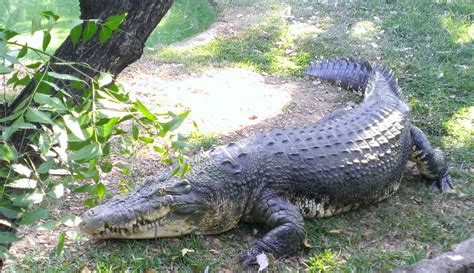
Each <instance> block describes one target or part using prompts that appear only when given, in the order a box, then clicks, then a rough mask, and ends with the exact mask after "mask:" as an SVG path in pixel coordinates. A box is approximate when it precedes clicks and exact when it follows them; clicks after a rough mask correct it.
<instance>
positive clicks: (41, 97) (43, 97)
mask: <svg viewBox="0 0 474 273" xmlns="http://www.w3.org/2000/svg"><path fill="white" fill-rule="evenodd" d="M33 100H34V101H35V102H37V103H38V104H46V105H49V106H51V107H52V108H53V109H54V110H66V109H67V108H66V106H65V105H64V104H63V103H62V102H61V101H60V100H59V99H58V98H55V97H51V96H50V95H47V94H43V93H36V94H35V96H34V97H33Z"/></svg>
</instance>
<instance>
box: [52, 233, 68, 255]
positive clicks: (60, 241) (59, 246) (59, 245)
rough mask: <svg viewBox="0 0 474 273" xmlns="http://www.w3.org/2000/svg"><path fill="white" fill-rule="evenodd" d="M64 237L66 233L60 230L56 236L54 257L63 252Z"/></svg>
mask: <svg viewBox="0 0 474 273" xmlns="http://www.w3.org/2000/svg"><path fill="white" fill-rule="evenodd" d="M65 238H66V234H65V233H64V232H61V234H60V235H59V237H58V243H57V244H56V250H55V251H54V253H55V255H56V257H59V255H61V253H62V252H63V248H64V239H65Z"/></svg>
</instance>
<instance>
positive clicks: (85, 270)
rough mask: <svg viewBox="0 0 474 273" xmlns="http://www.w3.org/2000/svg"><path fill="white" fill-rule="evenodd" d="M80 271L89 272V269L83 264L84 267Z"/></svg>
mask: <svg viewBox="0 0 474 273" xmlns="http://www.w3.org/2000/svg"><path fill="white" fill-rule="evenodd" d="M81 273H91V271H90V269H89V268H88V267H87V266H84V268H83V269H82V270H81Z"/></svg>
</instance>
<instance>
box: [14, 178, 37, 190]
mask: <svg viewBox="0 0 474 273" xmlns="http://www.w3.org/2000/svg"><path fill="white" fill-rule="evenodd" d="M36 184H37V181H36V180H33V179H28V178H21V179H17V180H15V181H13V182H10V183H8V184H7V187H10V188H18V189H34V188H36Z"/></svg>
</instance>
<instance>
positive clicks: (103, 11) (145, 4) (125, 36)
mask: <svg viewBox="0 0 474 273" xmlns="http://www.w3.org/2000/svg"><path fill="white" fill-rule="evenodd" d="M172 3H173V0H140V1H136V0H101V1H97V0H80V4H79V5H80V9H81V19H83V20H88V19H102V20H106V19H107V18H108V17H110V16H113V15H120V14H123V13H127V14H128V15H127V17H126V18H125V20H124V21H123V23H122V24H121V26H120V30H121V31H115V32H114V33H113V35H112V37H111V38H110V39H109V40H108V41H107V42H106V43H105V44H103V45H101V44H100V43H99V35H98V33H96V35H95V36H94V37H93V38H92V39H90V40H89V41H87V42H86V43H82V42H81V41H79V43H78V44H76V45H75V46H74V45H73V43H72V41H71V39H70V38H69V37H68V38H67V39H66V40H65V41H64V43H63V44H62V45H61V46H60V47H59V48H58V49H57V50H56V52H55V54H54V56H56V57H57V58H58V59H61V60H66V61H72V62H79V63H86V64H88V65H89V66H90V67H91V69H85V68H81V70H82V71H83V72H86V74H87V75H89V76H92V77H94V76H97V72H96V71H107V72H109V73H111V74H112V75H113V76H117V75H118V74H119V73H120V72H122V70H124V69H125V68H126V67H127V66H128V65H130V64H131V63H133V62H135V61H136V60H138V59H139V58H140V57H141V55H142V54H143V48H144V46H145V42H146V40H147V38H148V37H149V36H150V34H151V32H152V31H153V30H154V29H155V27H156V25H157V24H158V23H159V22H160V20H161V19H162V18H163V16H164V15H165V14H166V12H167V11H168V9H169V8H170V6H171V4H172ZM54 62H55V60H51V68H52V69H53V70H54V71H55V72H57V73H68V74H75V75H76V76H80V75H77V73H74V71H71V70H70V69H69V68H68V67H67V66H64V65H63V66H57V65H54ZM34 87H35V82H34V81H32V82H31V83H30V84H29V85H28V86H26V87H25V89H23V90H22V92H21V93H20V94H19V95H18V96H17V97H16V98H15V100H14V101H13V102H12V103H11V104H10V105H9V106H8V107H7V109H6V111H2V112H4V113H2V112H0V114H3V116H6V115H8V114H9V113H11V111H13V109H15V107H16V106H18V105H19V104H20V103H21V102H22V101H23V100H24V99H25V98H26V97H28V96H29V95H30V94H31V92H32V91H33V89H34ZM76 92H77V90H76ZM74 95H79V96H80V95H81V94H74Z"/></svg>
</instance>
